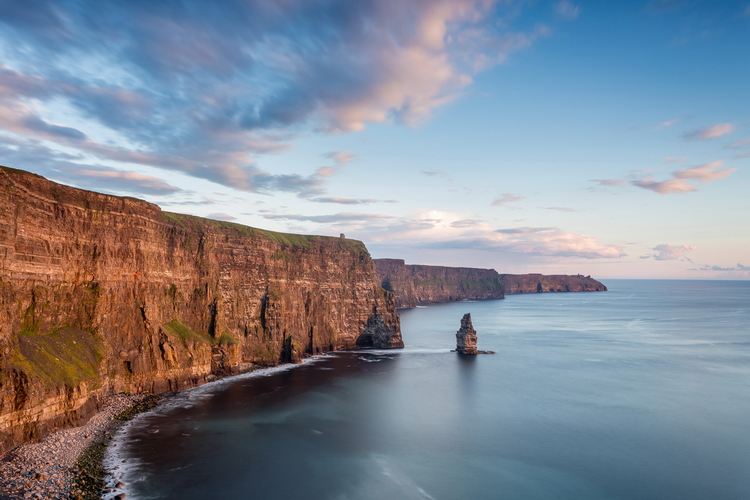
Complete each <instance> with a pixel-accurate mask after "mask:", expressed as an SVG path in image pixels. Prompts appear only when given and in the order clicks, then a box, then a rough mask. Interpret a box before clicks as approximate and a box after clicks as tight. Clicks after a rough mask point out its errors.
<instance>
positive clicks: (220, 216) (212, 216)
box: [206, 212, 237, 221]
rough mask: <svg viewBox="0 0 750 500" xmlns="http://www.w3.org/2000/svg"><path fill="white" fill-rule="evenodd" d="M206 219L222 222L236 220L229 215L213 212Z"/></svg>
mask: <svg viewBox="0 0 750 500" xmlns="http://www.w3.org/2000/svg"><path fill="white" fill-rule="evenodd" d="M206 217H208V218H209V219H216V220H223V221H233V220H237V217H234V216H231V215H229V214H225V213H222V212H214V213H211V214H208V215H207V216H206Z"/></svg>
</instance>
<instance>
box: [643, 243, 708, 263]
mask: <svg viewBox="0 0 750 500" xmlns="http://www.w3.org/2000/svg"><path fill="white" fill-rule="evenodd" d="M696 248H697V247H695V246H692V245H671V244H668V243H664V244H661V245H656V246H655V247H653V248H652V249H651V250H654V251H655V252H656V253H655V254H650V255H643V256H641V259H648V258H654V259H656V260H677V259H682V260H686V261H688V262H692V261H691V260H690V259H688V258H687V256H686V255H685V254H686V253H688V252H692V251H693V250H695V249H696Z"/></svg>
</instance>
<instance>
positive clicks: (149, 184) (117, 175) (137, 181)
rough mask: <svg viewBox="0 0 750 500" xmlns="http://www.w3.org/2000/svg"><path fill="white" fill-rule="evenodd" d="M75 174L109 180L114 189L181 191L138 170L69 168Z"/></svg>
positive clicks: (161, 192) (93, 178)
mask: <svg viewBox="0 0 750 500" xmlns="http://www.w3.org/2000/svg"><path fill="white" fill-rule="evenodd" d="M68 173H70V174H72V175H75V176H82V177H89V178H90V179H91V180H101V181H109V185H110V186H111V187H112V188H114V189H123V188H124V189H125V190H127V191H138V192H148V193H152V194H171V193H175V192H177V191H181V189H180V188H178V187H175V186H172V185H171V184H169V183H167V182H166V181H165V180H164V179H159V178H158V177H152V176H150V175H144V174H141V173H138V172H123V171H120V170H68Z"/></svg>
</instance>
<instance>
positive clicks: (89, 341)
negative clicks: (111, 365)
mask: <svg viewBox="0 0 750 500" xmlns="http://www.w3.org/2000/svg"><path fill="white" fill-rule="evenodd" d="M18 344H19V345H18V351H17V352H15V353H14V355H13V361H12V362H13V365H14V366H15V367H16V368H18V369H20V370H21V371H23V372H24V373H26V375H28V376H30V377H34V378H37V379H39V380H41V381H42V382H43V383H45V384H46V385H50V386H60V385H68V386H74V385H76V384H78V383H79V382H81V381H82V380H98V379H99V364H100V363H101V361H102V359H104V345H103V344H102V342H101V341H100V340H99V339H98V338H97V337H96V336H95V335H94V334H91V333H88V332H84V331H81V330H76V329H73V328H63V329H60V330H58V331H56V332H54V333H50V334H48V335H39V334H37V333H33V332H28V331H26V332H23V333H21V334H20V335H19V336H18Z"/></svg>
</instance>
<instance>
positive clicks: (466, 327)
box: [456, 313, 477, 354]
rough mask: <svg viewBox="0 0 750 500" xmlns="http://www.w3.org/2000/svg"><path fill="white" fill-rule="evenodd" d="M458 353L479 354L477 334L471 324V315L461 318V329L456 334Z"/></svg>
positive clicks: (467, 314)
mask: <svg viewBox="0 0 750 500" xmlns="http://www.w3.org/2000/svg"><path fill="white" fill-rule="evenodd" d="M456 352H457V353H460V354H476V353H477V332H476V330H474V326H473V325H472V324H471V313H466V314H464V317H463V318H461V328H460V329H459V330H458V331H457V332H456Z"/></svg>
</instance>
